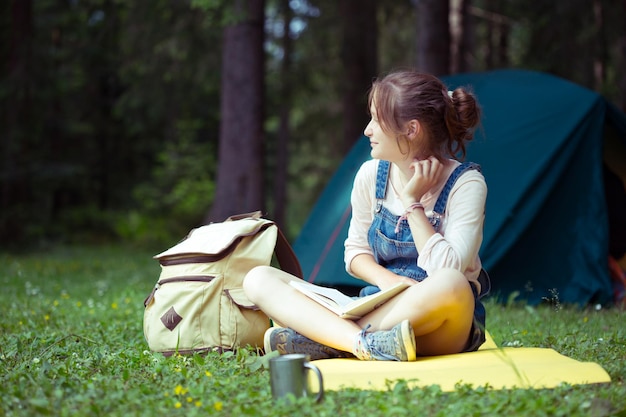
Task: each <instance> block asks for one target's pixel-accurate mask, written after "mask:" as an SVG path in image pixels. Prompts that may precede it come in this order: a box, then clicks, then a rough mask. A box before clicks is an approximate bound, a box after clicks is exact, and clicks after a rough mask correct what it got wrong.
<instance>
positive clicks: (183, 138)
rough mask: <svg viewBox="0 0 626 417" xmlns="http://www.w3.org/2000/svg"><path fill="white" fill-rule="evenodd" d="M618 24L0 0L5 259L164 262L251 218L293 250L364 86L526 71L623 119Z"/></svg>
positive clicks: (433, 1) (293, 2)
mask: <svg viewBox="0 0 626 417" xmlns="http://www.w3.org/2000/svg"><path fill="white" fill-rule="evenodd" d="M624 22H626V0H568V1H564V0H557V1H554V0H536V1H533V2H528V1H523V0H450V1H447V0H412V1H409V0H395V1H376V0H232V1H230V0H152V1H149V2H132V1H125V0H10V1H7V2H3V3H2V5H1V6H0V31H1V33H0V40H1V41H2V42H1V44H0V54H1V56H0V60H1V62H2V63H3V64H4V65H2V66H1V67H0V117H1V119H0V247H3V248H8V247H12V246H18V245H23V244H27V245H29V246H37V247H41V246H42V245H49V244H56V243H107V242H120V241H126V242H132V243H133V244H137V245H149V246H154V247H157V248H159V249H162V248H163V247H166V246H169V245H171V244H172V243H173V242H175V241H177V240H178V239H180V238H181V237H182V236H184V235H185V234H186V233H187V231H188V230H189V229H190V228H192V227H195V226H197V225H200V224H203V223H206V222H208V221H216V220H217V221H219V220H223V219H224V218H225V217H227V216H228V215H230V214H235V213H242V212H247V211H252V210H263V211H264V212H265V213H266V214H267V217H269V218H272V219H274V220H276V221H277V222H278V223H279V224H281V225H282V226H283V228H284V230H285V231H286V232H287V234H288V236H289V237H291V238H294V237H295V236H297V233H298V232H299V230H300V227H301V226H302V224H303V222H304V221H305V219H306V217H307V215H308V213H309V211H310V209H311V208H312V206H313V204H314V202H315V200H316V198H317V196H318V194H319V193H320V191H321V190H322V189H323V187H324V186H325V184H326V182H327V181H328V179H329V178H330V176H331V175H332V173H333V172H334V170H335V169H336V167H337V166H338V164H339V163H340V162H341V160H342V158H343V157H344V155H345V154H346V153H347V151H348V150H349V149H350V147H351V146H352V145H353V144H354V143H355V141H356V140H358V138H359V137H360V135H361V133H362V131H363V128H364V126H365V124H366V123H367V120H368V117H369V116H368V114H367V108H366V103H365V101H366V94H367V90H368V88H369V86H370V85H371V81H372V79H373V78H375V77H377V76H379V75H381V74H384V73H386V72H389V71H391V70H393V69H397V68H406V67H410V68H416V69H419V70H423V71H426V72H431V73H434V74H436V75H447V74H454V73H459V72H477V71H485V70H490V69H497V68H525V69H531V70H538V71H544V72H548V73H551V74H555V75H557V76H560V77H563V78H566V79H569V80H571V81H573V82H575V83H578V84H580V85H583V86H585V87H587V88H589V89H592V90H595V91H598V92H599V93H601V94H603V95H604V96H605V97H606V98H607V99H609V100H610V101H611V102H613V103H614V104H616V105H617V106H618V107H619V108H621V109H622V110H626V25H625V24H624ZM502 94H506V91H503V92H502ZM503 157H511V156H510V155H509V156H507V155H503Z"/></svg>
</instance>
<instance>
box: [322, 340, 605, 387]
mask: <svg viewBox="0 0 626 417" xmlns="http://www.w3.org/2000/svg"><path fill="white" fill-rule="evenodd" d="M314 364H315V365H316V366H317V367H318V368H319V369H320V370H321V372H322V376H323V378H324V388H325V389H326V390H338V389H341V388H360V389H370V390H387V389H388V385H387V382H388V381H395V380H400V379H401V380H405V381H407V383H408V385H409V386H410V387H422V386H428V385H439V386H440V387H441V389H442V390H443V391H454V390H455V386H456V385H457V384H471V385H472V386H473V387H475V388H476V387H485V386H488V387H489V388H491V389H507V388H554V387H556V386H558V385H560V384H562V383H567V384H570V385H578V384H592V383H606V382H611V378H610V376H609V374H608V373H607V372H606V371H605V370H604V369H603V368H602V367H601V366H600V365H598V364H597V363H593V362H580V361H577V360H574V359H572V358H569V357H567V356H564V355H561V354H560V353H558V352H556V351H555V350H553V349H546V348H512V347H507V348H498V347H497V346H496V344H495V343H494V342H493V339H492V338H491V337H490V336H488V338H487V341H486V342H485V344H483V346H481V348H480V349H479V350H478V351H476V352H468V353H459V354H455V355H443V356H431V357H422V358H418V360H417V361H415V362H387V361H380V362H379V361H360V360H357V359H323V360H317V361H315V362H314Z"/></svg>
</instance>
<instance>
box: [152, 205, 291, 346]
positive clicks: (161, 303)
mask: <svg viewBox="0 0 626 417" xmlns="http://www.w3.org/2000/svg"><path fill="white" fill-rule="evenodd" d="M274 254H275V255H276V259H277V260H278V263H279V265H280V267H281V269H283V270H285V271H287V272H289V273H291V274H293V275H296V276H298V277H300V278H301V277H302V270H301V268H300V264H299V262H298V259H297V258H296V256H295V254H294V253H293V250H292V248H291V246H290V245H289V243H288V241H287V239H286V238H285V236H284V235H283V233H282V232H281V231H280V230H279V228H278V226H277V225H276V224H275V223H274V222H273V221H271V220H267V219H264V218H262V217H261V213H260V212H254V213H247V214H242V215H237V216H231V217H229V218H228V219H227V220H225V221H224V222H221V223H211V224H209V225H206V226H202V227H199V228H197V229H193V230H192V231H191V232H190V233H189V234H188V235H187V237H186V238H184V239H183V240H182V241H181V242H180V243H178V244H177V245H175V246H173V247H172V248H170V249H168V250H166V251H165V252H162V253H160V254H158V255H156V256H155V257H154V258H155V259H157V260H158V261H159V263H160V265H161V274H160V276H159V280H158V281H157V283H156V285H155V286H154V288H153V290H152V292H151V293H150V295H149V296H148V297H147V298H146V300H145V302H144V306H145V310H144V320H143V330H144V336H145V338H146V341H147V342H148V346H149V348H150V350H152V351H154V352H161V353H163V354H165V355H171V354H173V353H180V354H185V353H192V352H197V351H206V350H219V351H224V350H234V349H236V348H238V347H244V346H246V345H250V346H253V347H262V346H263V335H264V333H265V331H266V330H267V329H268V328H269V326H270V319H269V318H268V317H267V316H266V315H265V314H264V313H263V312H262V311H261V310H259V309H258V308H257V307H256V306H255V305H253V304H252V303H251V302H250V300H248V298H247V297H246V295H245V294H244V291H243V289H242V283H243V279H244V277H245V275H246V274H247V273H248V271H250V270H251V269H252V268H254V267H255V266H259V265H270V263H271V262H272V257H273V255H274Z"/></svg>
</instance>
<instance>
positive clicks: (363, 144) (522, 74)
mask: <svg viewBox="0 0 626 417" xmlns="http://www.w3.org/2000/svg"><path fill="white" fill-rule="evenodd" d="M444 81H445V82H446V84H447V85H448V87H449V88H450V89H452V88H454V87H457V86H469V87H470V88H471V89H472V90H473V91H474V92H475V93H476V95H477V96H478V99H479V102H480V103H481V106H482V108H483V120H482V128H481V130H480V131H479V132H477V135H476V137H475V139H474V141H473V142H471V144H470V146H469V149H468V152H467V158H466V160H470V161H474V162H477V163H479V164H480V165H481V166H482V168H483V174H484V175H485V177H486V180H487V185H488V187H489V195H488V197H487V207H486V221H485V228H484V240H483V244H482V248H481V252H480V255H481V259H482V261H483V266H484V267H485V269H487V270H488V271H489V273H490V275H491V279H492V284H493V287H492V294H496V295H498V296H499V297H500V298H501V299H502V300H505V299H506V298H507V297H509V296H510V295H511V294H513V293H519V298H521V299H524V300H527V301H528V302H530V303H538V302H541V300H542V299H544V298H553V297H554V296H556V295H557V294H558V299H559V301H561V302H567V303H577V304H587V303H589V302H606V301H609V300H610V299H611V296H612V287H611V281H610V278H609V273H608V268H607V259H608V233H609V232H608V220H607V210H606V204H605V198H604V190H603V177H602V165H603V150H604V147H605V145H606V143H607V140H608V139H607V136H609V134H608V131H609V130H610V131H611V132H612V138H613V139H614V142H617V143H618V144H619V146H618V148H619V149H620V151H623V149H624V148H625V147H626V116H625V115H624V114H623V113H621V112H620V111H619V110H618V109H617V108H616V107H614V106H612V105H611V104H610V103H609V102H608V101H607V100H606V99H604V98H603V97H602V96H600V95H598V94H597V93H595V92H593V91H590V90H588V89H585V88H583V87H580V86H578V85H576V84H573V83H571V82H569V81H566V80H563V79H560V78H557V77H555V76H551V75H547V74H543V73H537V72H532V71H523V70H499V71H493V72H485V73H475V74H461V75H455V76H450V77H445V78H444ZM369 152H370V147H369V141H368V140H365V139H361V140H359V141H358V142H357V143H356V144H355V145H354V147H353V149H352V150H351V151H350V153H349V154H348V155H347V156H346V158H345V160H344V161H343V162H342V164H341V165H340V167H339V168H338V170H337V172H336V173H335V174H334V176H333V177H332V178H331V180H330V182H329V183H328V185H327V186H326V188H325V190H324V191H323V192H322V194H321V196H320V197H319V199H318V201H317V203H316V204H315V206H314V207H313V209H312V211H311V213H310V216H309V218H308V219H307V221H306V222H305V224H304V226H303V228H302V230H301V233H300V235H299V237H298V239H297V240H296V241H295V242H294V250H295V252H296V254H297V255H298V257H299V259H300V262H301V264H302V268H303V272H304V274H305V277H306V278H307V279H308V280H309V281H311V282H315V283H317V284H320V285H326V286H333V287H338V288H343V289H344V290H345V289H347V288H358V287H362V286H363V285H364V283H363V282H362V281H359V280H357V279H355V278H353V277H351V276H349V275H348V274H347V273H346V272H345V267H344V263H343V243H344V240H345V238H346V236H347V229H348V224H349V222H350V190H351V187H352V181H353V179H354V175H355V173H356V171H357V170H358V168H359V166H360V165H361V164H362V163H363V161H365V160H366V159H368V158H370V155H369ZM624 160H626V159H622V161H624Z"/></svg>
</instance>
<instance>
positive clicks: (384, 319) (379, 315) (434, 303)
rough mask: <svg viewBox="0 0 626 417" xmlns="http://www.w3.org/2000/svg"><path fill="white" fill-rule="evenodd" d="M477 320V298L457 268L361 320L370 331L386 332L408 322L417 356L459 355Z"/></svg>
mask: <svg viewBox="0 0 626 417" xmlns="http://www.w3.org/2000/svg"><path fill="white" fill-rule="evenodd" d="M473 318H474V295H473V294H472V289H471V287H470V284H469V282H468V281H467V279H466V278H465V276H464V275H463V274H462V273H461V272H459V271H457V270H454V269H441V270H439V271H436V272H435V273H433V274H432V275H431V276H429V277H428V278H427V279H425V280H424V281H422V282H420V283H418V284H416V285H413V286H411V287H409V288H408V289H407V290H405V291H404V292H402V293H401V294H399V295H398V296H397V297H395V298H393V299H392V300H390V301H388V302H387V303H385V304H384V305H382V306H381V307H380V308H378V309H377V310H374V311H373V312H371V313H370V314H368V315H367V316H365V317H363V318H362V319H360V320H359V321H358V323H359V325H361V326H365V325H367V324H371V326H372V327H371V329H370V330H371V331H376V330H387V329H390V328H391V327H393V326H394V325H396V324H397V323H399V322H401V321H402V320H405V319H408V320H409V321H410V322H411V325H412V326H413V331H414V332H415V339H416V345H417V353H418V355H441V354H448V353H458V352H461V351H462V350H463V348H464V347H465V345H466V343H467V340H468V337H469V331H470V329H471V326H472V322H473Z"/></svg>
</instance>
